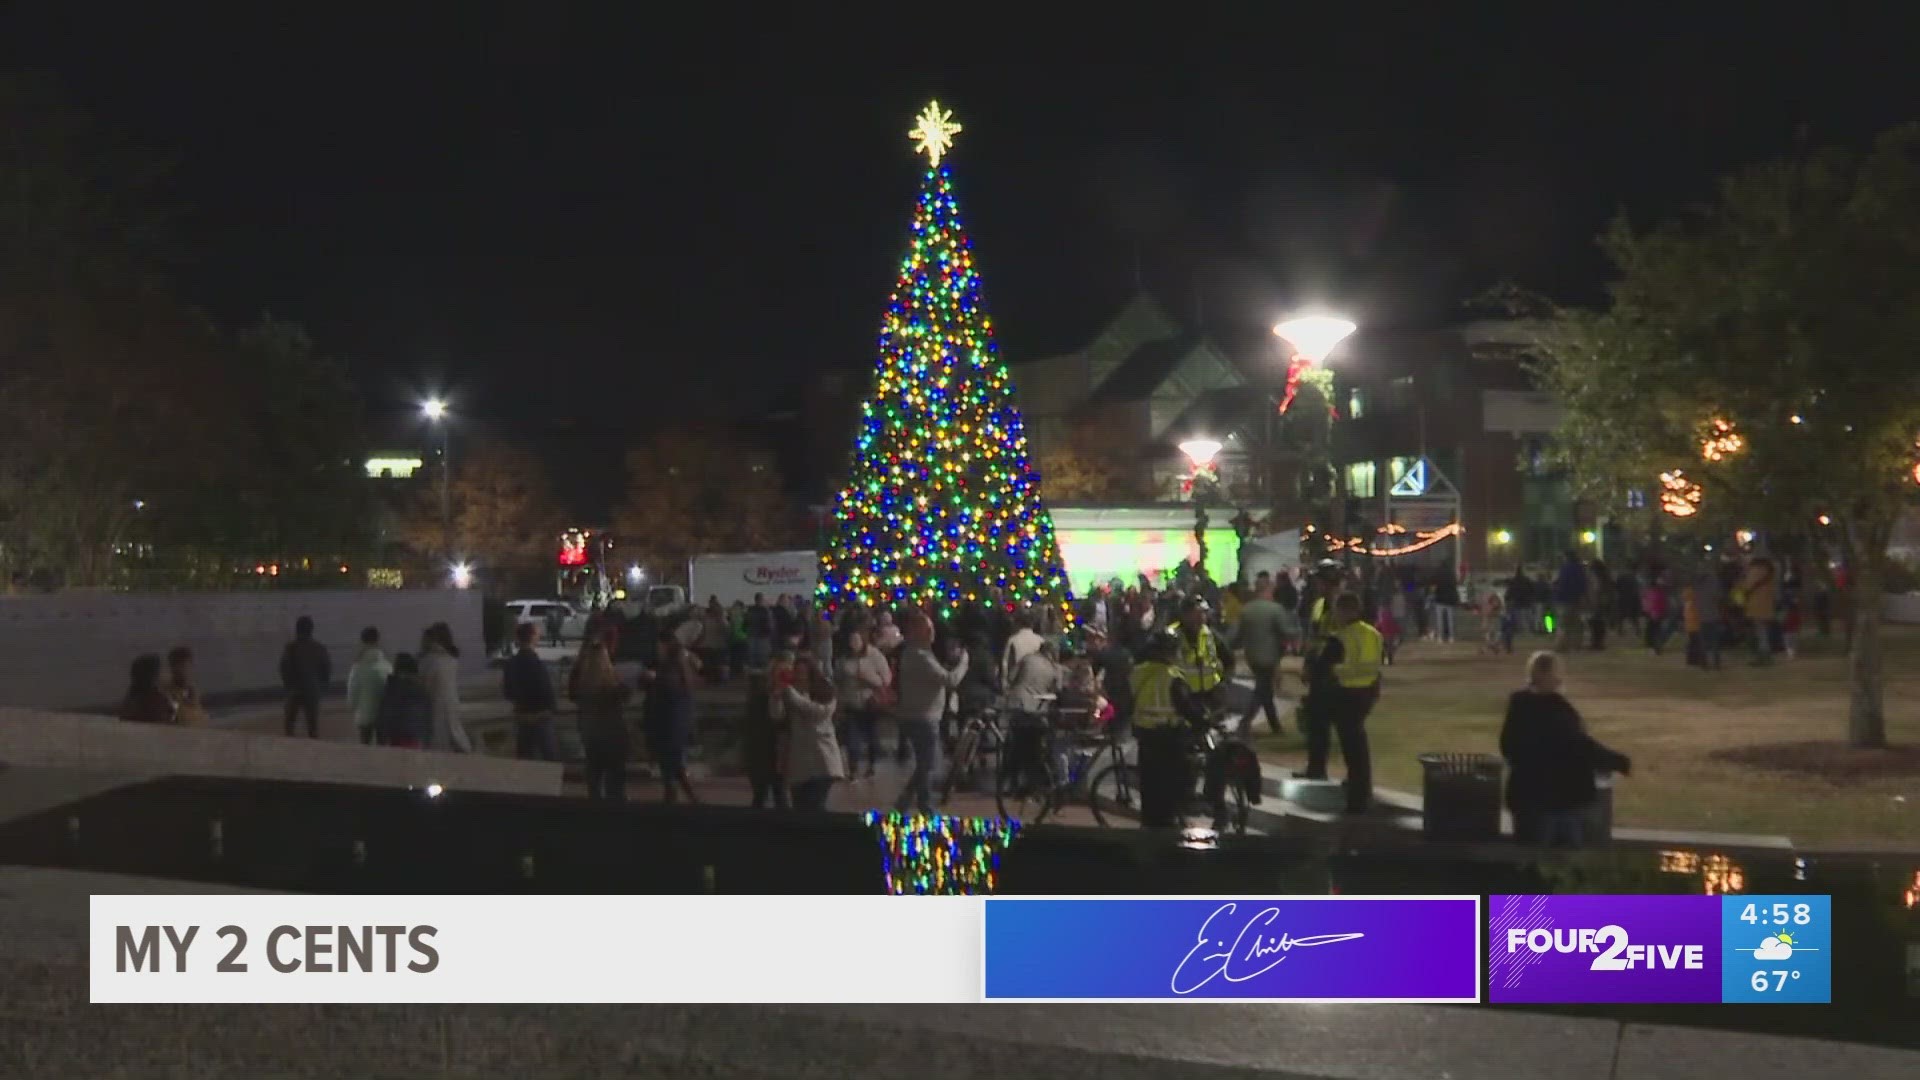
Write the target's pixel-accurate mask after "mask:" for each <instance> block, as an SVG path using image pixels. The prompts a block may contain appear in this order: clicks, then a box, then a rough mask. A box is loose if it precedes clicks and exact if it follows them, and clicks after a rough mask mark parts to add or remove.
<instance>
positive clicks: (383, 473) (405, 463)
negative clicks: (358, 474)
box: [367, 457, 425, 480]
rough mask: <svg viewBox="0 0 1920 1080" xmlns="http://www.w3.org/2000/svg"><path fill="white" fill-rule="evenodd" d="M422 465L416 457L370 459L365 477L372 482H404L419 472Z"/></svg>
mask: <svg viewBox="0 0 1920 1080" xmlns="http://www.w3.org/2000/svg"><path fill="white" fill-rule="evenodd" d="M424 464H425V462H423V461H421V460H420V459H419V458H417V457H370V458H368V459H367V476H368V478H370V479H373V480H405V479H406V478H408V477H410V476H412V475H413V474H414V473H417V472H419V471H420V469H421V467H422V466H423V465H424Z"/></svg>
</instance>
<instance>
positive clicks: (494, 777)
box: [0, 708, 562, 795]
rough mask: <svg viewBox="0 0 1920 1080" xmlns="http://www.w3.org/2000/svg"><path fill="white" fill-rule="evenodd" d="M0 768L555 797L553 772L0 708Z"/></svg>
mask: <svg viewBox="0 0 1920 1080" xmlns="http://www.w3.org/2000/svg"><path fill="white" fill-rule="evenodd" d="M0 764H8V765H37V766H51V767H67V768H82V769H87V770H91V771H98V772H112V773H116V774H123V775H137V776H168V775H188V776H231V777H242V778H259V779H274V780H305V781H314V782H319V783H337V784H368V785H374V786H381V787H388V786H390V787H422V786H425V785H426V784H430V783H437V784H442V785H444V786H446V787H449V788H457V789H464V790H469V791H492V792H500V793H504V794H523V795H558V794H560V793H561V790H562V788H561V784H562V777H561V767H560V766H559V765H558V764H557V763H552V762H536V761H515V760H512V759H505V758H494V757H487V756H485V755H479V754H450V753H439V752H435V751H431V750H399V749H394V748H391V747H368V746H361V745H359V744H357V743H337V742H325V741H319V740H313V739H290V738H286V737H285V736H281V735H254V734H248V733H245V732H239V731H226V730H221V729H219V728H210V727H208V728H199V727H192V728H187V727H172V726H167V725H159V724H133V723H127V722H125V721H122V720H114V719H110V718H106V717H98V716H82V715H78V714H74V713H57V712H43V711H40V710H33V709H13V708H0Z"/></svg>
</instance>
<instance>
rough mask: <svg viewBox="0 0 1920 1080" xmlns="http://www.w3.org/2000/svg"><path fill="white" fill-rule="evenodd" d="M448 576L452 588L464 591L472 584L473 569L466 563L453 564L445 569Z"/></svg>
mask: <svg viewBox="0 0 1920 1080" xmlns="http://www.w3.org/2000/svg"><path fill="white" fill-rule="evenodd" d="M447 573H448V576H449V577H451V578H452V579H453V587H454V588H456V589H464V588H467V587H469V586H471V585H472V584H473V567H471V566H469V565H467V564H466V563H454V564H453V565H452V566H450V567H448V568H447Z"/></svg>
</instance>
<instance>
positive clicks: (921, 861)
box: [866, 810, 1020, 896]
mask: <svg viewBox="0 0 1920 1080" xmlns="http://www.w3.org/2000/svg"><path fill="white" fill-rule="evenodd" d="M866 820H867V824H868V825H871V826H872V827H873V829H874V831H875V832H876V833H878V834H879V837H880V859H881V867H882V870H883V872H884V874H885V876H886V882H887V891H888V892H889V893H892V894H893V895H894V896H908V895H912V896H986V895H990V894H992V892H993V891H994V889H995V887H997V886H998V884H999V875H1000V853H1001V852H1002V851H1005V850H1006V849H1007V846H1008V845H1010V844H1012V843H1013V841H1014V840H1015V839H1016V838H1017V837H1018V836H1019V835H1020V823H1019V822H1017V821H1014V820H1011V819H1009V818H959V817H948V816H947V815H945V814H931V815H929V814H902V813H900V812H899V811H886V812H882V811H879V810H869V811H867V817H866Z"/></svg>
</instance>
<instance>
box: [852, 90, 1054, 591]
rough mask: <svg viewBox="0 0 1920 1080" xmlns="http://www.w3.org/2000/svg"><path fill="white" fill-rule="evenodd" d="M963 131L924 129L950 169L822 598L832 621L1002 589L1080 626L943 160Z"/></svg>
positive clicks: (926, 142) (940, 126)
mask: <svg viewBox="0 0 1920 1080" xmlns="http://www.w3.org/2000/svg"><path fill="white" fill-rule="evenodd" d="M929 116H932V117H933V119H932V120H929ZM959 130H960V128H959V125H957V124H953V123H952V114H951V113H950V112H946V113H942V112H940V111H939V108H938V106H937V105H936V106H930V107H929V110H928V113H927V114H923V115H922V116H921V118H920V124H919V125H917V126H916V127H915V129H914V131H913V133H912V137H913V139H914V141H915V142H916V143H917V144H918V149H919V150H920V151H921V152H924V153H926V154H927V155H928V157H929V158H930V159H932V160H933V161H934V162H935V164H934V165H933V167H931V168H929V169H928V170H927V172H926V175H925V177H924V178H923V179H922V181H921V185H920V201H919V205H918V207H917V208H916V209H915V211H914V215H913V238H912V243H911V245H910V246H909V248H908V250H907V255H906V258H905V259H903V260H902V261H901V264H900V277H899V279H898V281H897V282H896V284H895V285H894V290H893V295H892V297H891V299H890V303H889V304H888V307H887V314H886V318H885V320H884V322H883V324H882V327H881V331H880V358H879V363H878V365H877V368H876V370H875V374H874V386H873V391H872V393H871V394H869V395H868V397H867V400H866V402H865V403H864V404H863V405H862V406H861V421H860V427H859V430H858V431H857V433H856V435H855V438H854V448H853V466H852V469H851V471H850V473H849V480H848V482H847V484H846V486H845V487H844V488H842V489H841V491H840V493H839V494H838V496H837V497H836V498H835V499H834V506H833V523H834V528H833V536H832V538H831V540H830V542H829V543H828V544H827V546H826V549H825V550H824V551H822V552H821V555H820V585H819V590H818V595H819V597H820V600H821V602H822V606H824V607H825V608H826V609H827V610H828V611H829V612H831V611H833V610H836V609H837V608H838V607H839V606H840V605H841V604H843V603H846V602H847V601H849V600H859V601H860V602H862V603H864V604H866V605H868V606H897V605H902V604H914V605H923V606H932V607H934V608H935V609H937V610H941V611H950V610H952V608H953V607H954V606H955V605H958V604H961V603H964V602H967V601H975V600H984V599H987V598H988V596H989V595H998V596H999V597H1000V598H1001V599H1002V600H1003V601H1004V602H1005V603H1007V604H1008V605H1009V606H1011V605H1014V604H1018V603H1022V602H1025V603H1033V604H1043V605H1044V604H1052V605H1054V606H1056V607H1058V608H1059V610H1060V612H1061V614H1062V616H1063V617H1064V618H1065V619H1066V620H1068V621H1069V622H1070V621H1071V620H1072V614H1073V613H1072V597H1071V595H1070V593H1069V591H1068V588H1067V576H1066V571H1065V569H1064V567H1063V564H1062V562H1061V559H1060V545H1059V542H1058V540H1056V539H1055V536H1054V531H1053V519H1052V517H1051V516H1050V515H1049V514H1048V513H1047V511H1046V507H1045V506H1044V505H1042V503H1041V501H1040V477H1039V474H1038V473H1037V472H1035V471H1034V468H1033V465H1032V462H1031V459H1030V455H1029V452H1028V446H1027V435H1026V427H1025V424H1024V423H1023V421H1022V420H1021V417H1020V411H1019V410H1018V409H1017V408H1015V407H1014V404H1013V382H1012V379H1011V377H1010V376H1009V374H1008V371H1007V365H1006V362H1005V361H1003V360H1002V359H1001V358H1000V352H999V346H998V345H997V344H996V343H995V342H994V339H993V320H992V319H991V318H989V317H988V315H987V311H986V305H985V304H984V303H983V302H982V300H981V298H980V275H979V273H978V271H977V270H976V269H975V268H974V263H973V250H972V248H973V245H972V243H971V241H969V240H968V239H967V234H966V230H965V229H964V228H963V227H962V226H961V222H960V209H959V203H958V202H957V201H956V199H955V198H954V194H953V182H952V173H951V171H950V170H949V169H947V168H946V167H945V166H942V165H939V164H938V163H937V162H938V160H939V156H940V154H941V153H944V152H945V150H946V148H947V147H948V146H950V145H951V144H952V135H953V133H954V132H957V131H959Z"/></svg>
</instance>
